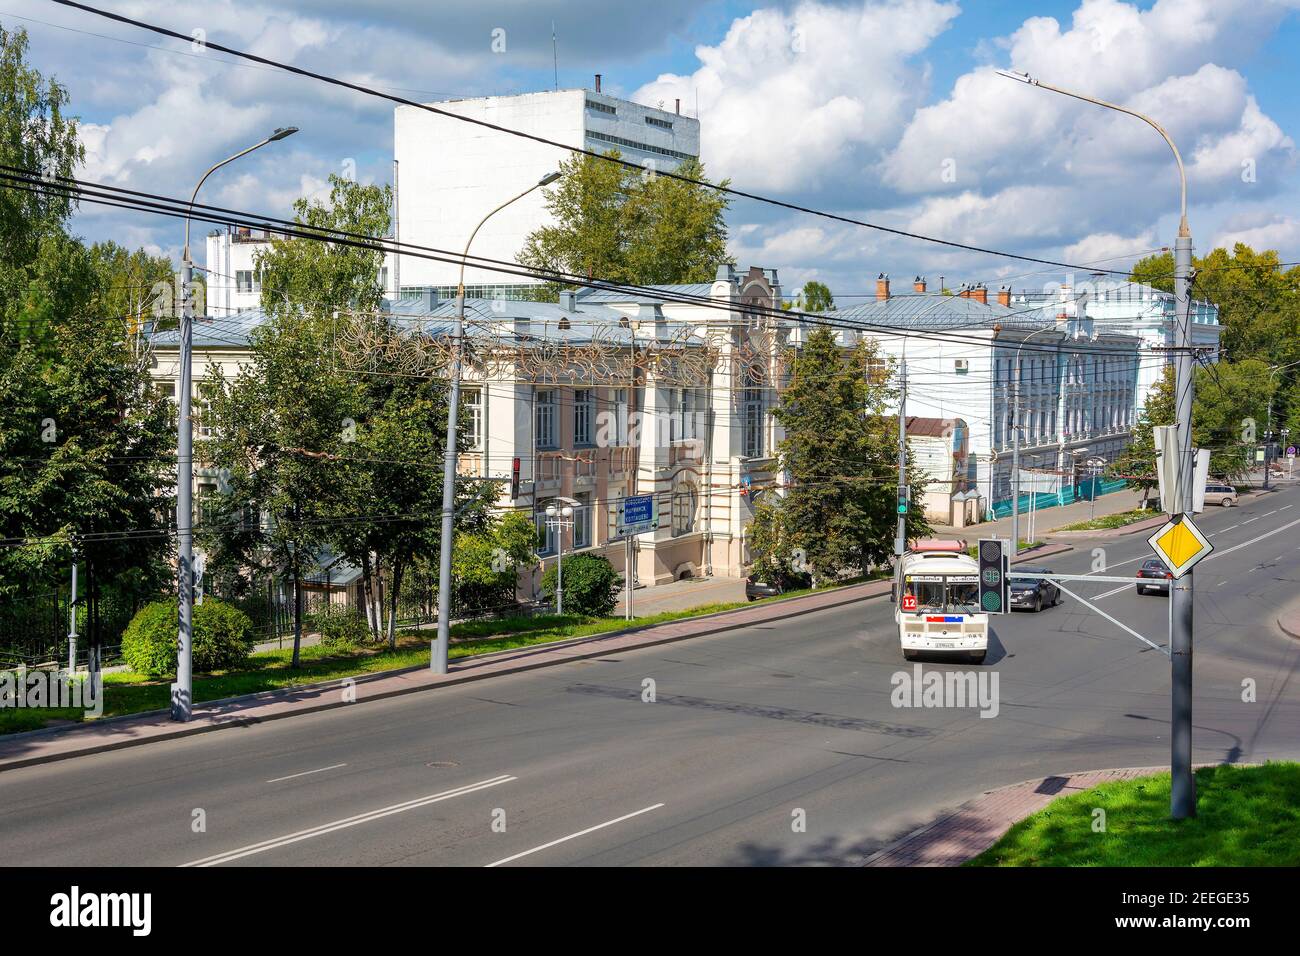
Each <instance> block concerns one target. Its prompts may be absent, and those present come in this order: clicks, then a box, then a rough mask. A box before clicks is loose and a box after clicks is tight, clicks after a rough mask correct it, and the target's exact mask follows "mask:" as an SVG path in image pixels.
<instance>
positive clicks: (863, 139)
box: [0, 0, 1300, 301]
mask: <svg viewBox="0 0 1300 956" xmlns="http://www.w3.org/2000/svg"><path fill="white" fill-rule="evenodd" d="M99 2H100V4H101V5H103V6H104V7H106V8H108V9H111V10H113V11H116V12H119V13H122V14H124V15H127V16H131V17H136V18H139V19H145V20H150V21H153V22H156V23H159V24H162V25H165V26H168V27H171V28H172V29H175V30H177V31H179V32H182V33H184V34H187V35H192V34H194V32H195V31H203V34H202V35H206V37H208V38H209V39H211V40H215V41H219V42H223V43H226V44H229V45H231V46H234V47H239V48H243V49H248V50H251V51H253V52H256V53H260V54H262V55H265V56H269V57H273V58H276V59H281V60H288V61H291V62H293V63H296V64H299V65H302V66H306V67H308V68H311V69H315V70H318V71H321V72H327V73H331V74H334V75H338V76H341V77H344V78H346V79H349V80H353V81H357V82H362V83H365V84H367V85H370V86H375V87H380V88H383V89H386V90H391V91H395V92H399V93H400V94H401V95H403V96H409V97H411V98H413V99H421V100H426V101H433V100H437V99H444V98H451V97H457V96H471V95H485V94H500V93H513V92H523V91H528V90H535V89H546V88H549V87H550V86H551V84H552V82H553V77H552V47H551V24H552V22H554V24H555V31H556V34H557V36H558V44H559V81H560V85H561V86H562V87H572V86H584V85H589V84H590V82H591V76H592V74H593V73H597V72H599V73H602V74H604V77H605V90H606V91H607V92H613V93H616V94H619V95H624V96H628V97H630V98H631V99H634V100H638V101H641V102H645V103H651V104H653V103H656V102H659V101H663V102H666V103H671V102H672V100H673V99H674V98H675V97H681V99H682V103H683V109H684V111H686V112H695V110H696V109H697V108H698V111H699V115H700V118H701V123H702V136H703V154H704V156H703V158H704V161H705V163H706V166H707V168H708V171H709V173H710V175H711V176H715V177H723V176H726V177H730V178H731V180H732V181H733V183H734V184H735V185H736V186H737V187H740V188H743V189H746V190H748V191H752V192H760V193H763V194H765V195H771V196H775V197H779V198H781V199H783V200H787V201H792V202H797V203H800V204H804V205H809V206H814V207H816V208H819V209H825V210H829V211H832V212H835V213H837V214H841V215H848V216H852V217H855V218H859V219H866V220H870V221H873V222H880V223H885V224H888V225H891V226H895V227H899V228H904V229H908V230H911V231H915V232H921V233H925V234H929V235H936V236H942V237H944V238H948V239H953V240H956V241H959V242H964V243H971V244H977V245H981V246H990V247H995V248H998V249H1004V250H1010V251H1015V252H1019V253H1024V254H1027V255H1032V256H1040V257H1044V258H1051V259H1065V260H1068V261H1070V262H1077V263H1081V264H1100V265H1105V266H1106V267H1108V268H1123V267H1124V266H1126V265H1127V264H1129V263H1130V262H1131V261H1132V259H1133V257H1134V256H1136V255H1139V254H1141V253H1143V252H1146V251H1149V250H1152V249H1155V248H1158V247H1160V246H1162V245H1165V244H1167V243H1168V242H1169V241H1170V240H1171V238H1172V236H1173V233H1174V230H1175V227H1176V222H1175V218H1176V215H1175V214H1176V209H1177V183H1176V178H1175V171H1174V168H1173V164H1172V160H1171V157H1170V155H1169V152H1168V150H1167V148H1166V147H1165V145H1164V144H1163V142H1161V140H1160V139H1159V137H1157V136H1156V135H1155V134H1154V133H1153V132H1152V131H1150V130H1149V129H1147V128H1146V127H1145V126H1143V125H1142V124H1141V123H1139V122H1137V121H1136V120H1133V119H1131V118H1129V117H1126V116H1123V115H1121V114H1117V113H1112V112H1109V111H1104V110H1099V109H1096V108H1094V107H1089V106H1087V105H1085V104H1082V103H1077V102H1075V101H1073V100H1069V99H1065V98H1063V97H1059V96H1055V95H1053V94H1050V93H1047V92H1045V91H1042V90H1035V89H1031V88H1029V87H1026V86H1024V85H1022V84H1018V83H1015V82H1013V81H1010V80H1006V79H1004V78H1001V77H998V76H996V75H995V74H994V73H993V69H994V68H996V67H1004V68H1012V69H1017V70H1025V71H1028V72H1030V73H1032V74H1034V75H1036V76H1039V77H1041V78H1042V79H1044V80H1046V81H1048V82H1052V83H1055V84H1057V85H1060V86H1066V87H1071V88H1076V89H1079V90H1082V91H1086V92H1088V93H1090V94H1092V95H1095V96H1099V97H1102V98H1105V99H1110V100H1113V101H1117V102H1120V103H1124V104H1127V105H1130V106H1132V107H1134V108H1137V109H1140V110H1142V111H1144V112H1148V113H1151V114H1153V115H1154V116H1156V117H1157V118H1158V119H1159V120H1160V121H1161V122H1162V123H1164V125H1165V126H1166V127H1167V128H1168V129H1169V131H1170V133H1171V135H1172V136H1173V137H1174V139H1175V140H1176V141H1177V142H1178V143H1179V145H1180V148H1181V150H1182V152H1183V156H1184V160H1185V162H1186V164H1187V168H1188V176H1189V190H1190V199H1191V220H1192V227H1193V230H1194V233H1195V235H1196V237H1197V247H1198V250H1202V251H1203V250H1205V249H1207V248H1210V247H1212V246H1213V245H1218V244H1225V243H1232V242H1234V241H1245V242H1248V243H1250V244H1252V245H1254V246H1255V247H1257V248H1260V247H1264V248H1277V249H1279V250H1280V251H1281V253H1282V255H1283V258H1284V259H1286V260H1300V164H1298V163H1297V149H1296V140H1297V137H1298V136H1300V98H1298V97H1296V95H1295V90H1296V89H1297V86H1298V81H1300V63H1298V62H1297V57H1296V56H1295V52H1296V51H1297V50H1300V0H1158V2H1154V3H1151V2H1139V3H1125V2H1118V0H1082V2H1057V0H1037V2H1033V3H1010V2H990V0H966V2H937V0H888V2H886V0H836V2H832V0H827V2H772V3H765V4H758V5H756V4H754V3H741V2H735V0H713V2H708V0H705V2H700V0H658V2H656V3H653V4H643V3H621V2H611V0H601V2H595V0H567V2H563V0H555V2H549V3H548V2H545V0H441V2H428V0H367V2H364V3H358V2H355V0H239V2H229V0H205V2H202V3H198V2H191V0H99ZM0 23H3V24H4V25H5V26H6V27H7V28H11V29H12V28H16V27H24V28H26V29H27V30H28V32H29V34H30V38H31V59H32V61H33V62H34V63H35V64H36V65H37V66H38V67H39V68H40V69H41V70H42V71H43V72H45V73H47V74H54V75H55V76H57V78H58V79H59V80H60V81H61V82H62V83H63V84H64V85H65V86H67V88H68V90H69V92H70V94H71V97H72V101H73V108H74V111H75V112H76V113H78V114H79V115H80V116H81V117H82V120H83V123H84V126H83V135H84V139H85V142H86V146H87V154H88V161H87V166H86V169H85V171H84V175H85V176H86V177H87V178H90V179H94V180H97V181H102V182H108V183H112V184H115V185H123V186H128V187H132V188H138V189H147V190H151V191H156V192H161V193H166V194H168V195H182V194H186V193H188V191H189V189H191V188H192V184H193V182H194V180H195V178H196V177H197V176H198V175H199V174H200V173H201V172H202V171H203V169H205V168H206V167H207V165H209V164H210V163H212V162H215V161H216V160H218V159H220V158H222V157H224V156H226V155H228V154H229V153H230V152H232V151H234V150H237V149H239V148H241V147H243V146H244V145H247V144H248V143H250V142H253V141H256V139H258V138H260V136H262V135H264V134H265V132H267V131H269V130H270V129H271V128H273V127H275V126H281V125H290V124H292V125H296V126H300V127H301V128H302V132H301V133H300V134H299V135H297V136H295V137H293V138H292V139H291V140H287V141H285V142H284V143H282V144H277V145H276V146H274V147H272V148H269V149H267V150H263V151H262V152H261V153H260V154H257V155H256V156H254V157H250V159H249V160H246V161H243V162H242V163H241V165H240V166H239V167H231V169H230V170H229V171H223V173H221V174H219V175H218V177H214V179H213V180H212V181H211V182H210V185H209V186H206V187H205V189H204V195H205V197H206V198H207V199H208V201H209V202H213V203H218V204H223V205H230V206H236V207H239V208H242V209H247V210H255V211H258V212H261V213H266V214H269V215H280V216H285V215H289V214H290V207H291V203H292V201H293V199H294V198H295V197H297V196H299V195H302V194H315V193H318V192H319V190H320V189H321V187H322V185H323V184H324V182H325V179H326V177H327V176H328V175H329V173H331V172H340V171H343V170H344V169H345V168H348V166H349V165H350V164H351V165H354V166H355V168H356V169H357V175H358V178H360V179H362V180H381V181H387V179H388V177H389V175H390V162H391V159H392V153H391V149H392V110H391V105H390V104H385V103H384V102H383V101H380V100H376V99H373V98H367V97H364V96H361V95H359V94H353V93H350V92H346V91H342V90H338V89H334V88H331V87H328V86H324V85H322V84H318V83H315V82H313V81H310V80H306V79H296V78H293V77H291V76H287V75H285V74H283V73H279V72H276V71H273V70H268V69H265V68H261V67H256V66H250V65H247V64H239V63H237V62H234V61H232V60H231V59H230V58H228V57H224V56H222V55H220V54H215V53H212V52H210V51H206V52H205V51H203V50H197V51H196V50H195V49H194V48H193V47H192V46H191V45H190V44H187V43H182V42H179V41H172V40H167V39H164V38H161V37H158V36H156V35H152V34H148V33H144V32H142V31H139V30H134V29H131V28H129V27H125V26H119V25H115V24H112V23H110V22H108V21H105V20H102V19H99V18H96V17H93V16H91V15H89V14H86V13H84V12H79V11H74V10H70V9H68V8H64V7H61V6H59V5H56V4H54V3H51V2H48V0H0ZM495 30H504V31H505V32H504V38H505V49H504V51H502V52H495V51H494V50H493V43H492V41H493V31H495ZM497 45H498V46H500V44H499V43H498V44H497ZM730 225H731V230H732V253H733V254H734V255H735V257H736V258H737V259H738V261H739V262H740V263H741V264H742V265H750V264H758V265H763V266H768V267H776V268H779V269H780V270H781V271H782V277H783V279H785V280H786V287H787V288H792V287H794V286H796V285H798V284H799V283H801V282H803V281H806V280H808V279H810V278H819V279H821V280H823V281H826V282H828V283H829V284H830V286H831V288H832V289H833V290H834V291H836V292H837V293H838V294H839V295H840V296H841V298H842V299H849V297H850V296H852V295H853V294H855V293H865V292H867V291H869V289H870V287H871V283H870V281H869V280H870V279H873V278H874V276H875V275H876V273H878V272H880V271H887V272H891V273H892V274H894V275H896V276H898V277H907V278H910V276H911V275H913V274H914V273H917V272H921V273H926V274H929V275H930V276H931V277H937V276H938V275H940V274H943V275H945V276H946V277H947V279H948V282H949V284H955V283H957V282H960V281H974V280H981V281H985V282H989V283H995V282H999V283H1000V282H1004V281H1006V282H1011V283H1012V284H1013V285H1015V286H1016V287H1017V288H1019V287H1022V286H1023V287H1028V288H1034V287H1040V286H1042V285H1044V284H1050V283H1053V282H1058V281H1060V279H1061V275H1060V274H1059V273H1043V272H1038V271H1034V270H1035V269H1037V268H1038V267H1034V266H1031V265H1026V264H1024V263H1017V262H1015V261H1014V260H1006V259H994V258H990V257H983V256H976V255H973V254H968V253H962V252H955V251H951V250H945V249H943V248H940V247H935V246H929V245H926V244H923V243H917V242H912V241H903V240H899V239H897V238H892V237H889V236H887V235H883V234H880V233H877V232H873V231H870V230H866V229H862V228H860V227H853V226H847V225H837V224H835V223H832V222H829V221H827V220H824V219H818V218H816V217H810V216H806V215H797V214H790V213H785V212H779V211H775V210H773V209H771V208H770V207H765V206H762V205H758V204H754V203H749V202H739V203H737V204H736V205H735V206H734V207H733V209H732V211H731V214H730ZM77 227H78V229H79V231H80V232H81V233H82V234H83V235H85V236H87V237H88V238H94V239H99V238H114V239H116V240H118V241H119V242H124V243H127V244H130V245H144V246H146V247H148V248H150V249H153V250H155V251H162V252H165V253H168V254H171V255H173V256H174V255H176V254H177V252H178V247H179V244H180V237H179V229H178V227H177V224H176V223H175V222H174V221H170V220H159V219H154V218H150V217H148V216H145V215H142V214H136V213H127V212H122V211H116V210H96V209H94V208H92V207H89V206H87V207H86V208H85V209H84V210H83V212H82V213H81V214H80V216H79V218H78V223H77ZM850 301H851V300H850Z"/></svg>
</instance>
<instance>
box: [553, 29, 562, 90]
mask: <svg viewBox="0 0 1300 956" xmlns="http://www.w3.org/2000/svg"><path fill="white" fill-rule="evenodd" d="M551 62H552V63H553V64H554V66H555V89H556V90H557V91H558V90H559V89H560V47H559V42H558V41H557V40H556V39H555V21H554V20H552V21H551Z"/></svg>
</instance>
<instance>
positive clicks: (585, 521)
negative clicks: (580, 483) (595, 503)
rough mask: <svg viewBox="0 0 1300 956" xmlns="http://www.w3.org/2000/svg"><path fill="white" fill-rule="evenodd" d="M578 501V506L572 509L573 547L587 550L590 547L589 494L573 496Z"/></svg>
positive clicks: (583, 493) (590, 511)
mask: <svg viewBox="0 0 1300 956" xmlns="http://www.w3.org/2000/svg"><path fill="white" fill-rule="evenodd" d="M573 497H574V498H576V499H577V500H578V504H577V505H575V506H574V508H573V547H574V550H577V549H578V548H589V547H591V545H592V543H593V542H592V538H591V530H592V529H591V525H592V521H591V516H592V507H591V493H590V492H585V491H584V492H580V493H578V494H576V495H574V496H573Z"/></svg>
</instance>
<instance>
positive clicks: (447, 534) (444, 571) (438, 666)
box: [429, 173, 560, 674]
mask: <svg viewBox="0 0 1300 956" xmlns="http://www.w3.org/2000/svg"><path fill="white" fill-rule="evenodd" d="M559 178H560V174H559V173H548V174H547V175H545V176H543V177H542V178H541V179H540V180H538V181H537V182H536V183H534V184H533V185H531V186H529V187H528V188H527V189H525V190H524V191H523V192H521V193H520V194H519V195H518V196H515V197H513V198H511V199H507V200H506V201H505V202H503V203H502V204H501V205H499V206H497V207H496V208H495V209H493V210H492V211H491V212H490V213H488V214H487V215H486V216H484V217H483V218H482V219H480V220H479V223H478V225H477V226H475V227H474V231H473V232H471V233H470V234H469V239H468V240H467V241H466V242H465V251H464V252H463V253H462V254H461V257H460V280H459V282H457V284H456V331H455V333H454V337H453V339H452V349H451V390H450V393H449V394H448V396H447V440H446V447H445V449H444V452H443V458H442V536H441V540H440V541H439V542H438V635H437V637H436V638H435V639H434V641H433V646H432V647H431V648H430V649H429V668H430V669H431V670H432V671H433V672H434V673H435V674H445V673H447V653H448V650H449V648H450V647H451V550H452V543H453V542H452V537H453V535H454V534H455V524H456V516H455V510H454V509H455V504H456V457H457V451H458V449H457V447H456V437H457V436H456V416H457V412H458V411H459V409H460V373H461V360H462V354H461V353H462V350H463V348H464V342H465V260H466V259H468V258H469V247H470V246H471V245H472V244H473V243H474V237H475V236H477V235H478V231H479V230H480V229H482V228H483V223H485V222H487V221H488V220H489V219H491V218H492V217H493V216H495V215H496V214H497V213H499V212H500V211H501V210H502V209H505V208H506V206H509V205H510V204H511V203H512V202H517V201H518V200H520V199H523V198H524V197H525V196H527V195H528V194H529V193H530V192H532V191H533V190H534V189H537V188H538V187H540V186H546V185H549V184H550V183H553V182H555V181H556V180H557V179H559ZM534 464H535V463H534Z"/></svg>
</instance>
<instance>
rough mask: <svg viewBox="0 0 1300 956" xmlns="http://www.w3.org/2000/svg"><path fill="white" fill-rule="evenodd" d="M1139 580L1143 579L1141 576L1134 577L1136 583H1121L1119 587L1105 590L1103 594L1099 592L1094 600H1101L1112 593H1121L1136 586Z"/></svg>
mask: <svg viewBox="0 0 1300 956" xmlns="http://www.w3.org/2000/svg"><path fill="white" fill-rule="evenodd" d="M1139 580H1141V579H1140V578H1134V579H1133V581H1134V584H1121V585H1120V586H1119V587H1117V588H1111V589H1110V590H1109V591H1103V592H1102V593H1101V594H1098V595H1097V596H1096V597H1095V598H1093V600H1094V601H1100V600H1101V599H1102V598H1108V597H1110V596H1111V595H1112V594H1119V592H1120V591H1126V590H1128V589H1129V588H1131V587H1135V586H1136V582H1137V581H1139Z"/></svg>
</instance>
